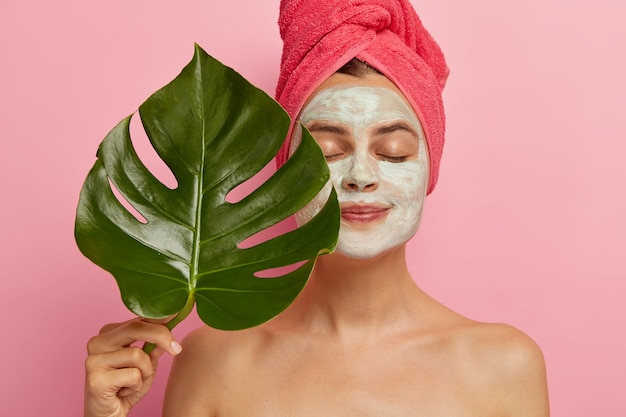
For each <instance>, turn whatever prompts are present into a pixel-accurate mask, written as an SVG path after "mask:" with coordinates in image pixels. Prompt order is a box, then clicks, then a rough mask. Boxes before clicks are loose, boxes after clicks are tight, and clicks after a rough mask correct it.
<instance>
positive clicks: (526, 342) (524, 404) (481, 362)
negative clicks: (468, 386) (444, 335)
mask: <svg viewBox="0 0 626 417" xmlns="http://www.w3.org/2000/svg"><path fill="white" fill-rule="evenodd" d="M458 335H459V337H458V339H457V340H458V343H457V349H458V353H459V359H460V360H461V361H462V364H463V365H462V369H463V372H464V374H465V376H466V377H467V379H468V380H471V383H472V385H474V386H476V387H479V389H480V390H484V391H485V392H487V393H491V394H490V396H489V397H490V400H491V401H492V402H493V404H494V406H495V407H496V408H497V409H499V410H502V413H503V415H507V416H511V417H516V416H519V417H523V416H535V417H537V416H548V415H549V411H548V395H547V383H546V370H545V363H544V357H543V353H542V352H541V349H540V348H539V346H538V345H537V343H535V341H534V340H533V339H531V338H530V337H529V336H528V335H526V334H525V333H524V332H522V331H520V330H519V329H517V328H515V327H513V326H509V325H505V324H490V323H476V322H473V323H472V324H471V325H467V326H463V328H462V329H460V330H458Z"/></svg>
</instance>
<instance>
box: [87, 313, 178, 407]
mask: <svg viewBox="0 0 626 417" xmlns="http://www.w3.org/2000/svg"><path fill="white" fill-rule="evenodd" d="M137 341H146V342H150V343H154V344H156V345H157V348H156V349H155V350H154V351H153V352H152V353H151V354H150V355H148V354H146V353H145V352H143V350H142V349H141V348H140V347H136V346H131V344H133V343H134V342H137ZM180 350H181V347H180V345H179V344H178V343H177V342H175V341H174V339H173V336H172V334H171V333H170V331H169V330H168V329H167V328H166V327H165V326H163V325H162V324H156V323H149V322H146V321H144V320H141V319H133V320H129V321H126V322H124V323H115V324H109V325H106V326H104V327H103V328H102V330H100V333H99V334H98V335H97V336H94V337H92V338H91V339H90V340H89V342H88V344H87V352H88V356H87V359H86V361H85V370H86V374H85V397H84V399H85V403H84V416H85V417H126V416H127V415H128V412H129V411H130V409H131V408H132V407H133V406H134V405H135V404H136V403H137V402H139V400H141V399H142V398H143V397H144V395H145V394H146V393H147V392H148V390H149V389H150V386H151V385H152V382H153V380H154V375H155V370H156V367H157V362H158V359H159V357H160V356H161V355H162V354H163V353H164V352H169V353H171V354H172V355H177V354H178V353H179V352H180Z"/></svg>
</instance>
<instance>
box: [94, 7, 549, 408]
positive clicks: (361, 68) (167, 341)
mask: <svg viewBox="0 0 626 417" xmlns="http://www.w3.org/2000/svg"><path fill="white" fill-rule="evenodd" d="M344 3H346V2H341V1H323V2H314V1H313V2H307V1H299V2H295V3H292V2H289V1H284V2H283V3H282V4H281V20H280V23H281V34H282V36H283V39H284V40H285V49H284V54H283V63H282V67H281V78H280V80H279V88H278V94H277V95H278V98H279V101H281V104H283V105H284V107H285V108H286V109H287V110H288V111H289V112H290V113H291V114H292V115H294V116H297V117H298V118H299V120H300V121H301V122H302V123H303V124H304V125H305V126H306V127H307V128H308V129H309V130H310V131H311V133H312V134H313V136H314V137H315V139H316V140H317V141H318V143H319V144H320V146H321V148H322V150H323V151H324V154H325V155H326V158H327V160H328V164H329V167H330V169H331V180H332V183H333V185H334V187H335V189H336V190H337V193H338V198H339V202H340V205H341V208H342V220H341V230H340V236H339V244H338V247H337V250H336V252H335V253H333V254H332V255H325V256H323V257H320V258H319V259H318V262H317V264H316V266H315V269H314V270H313V273H312V276H311V279H310V281H309V283H308V284H307V286H306V287H305V289H304V291H303V292H302V294H301V295H300V296H299V297H298V298H297V299H296V301H295V302H294V303H293V304H292V305H291V306H290V307H289V308H288V309H287V310H285V312H283V313H282V314H280V315H279V316H278V317H276V318H275V319H274V320H272V321H270V322H268V323H265V324H263V325H261V326H258V327H255V328H252V329H248V330H243V331H238V332H222V331H217V330H214V329H211V328H209V327H206V326H203V327H201V328H199V329H197V330H195V331H194V332H192V333H191V334H190V335H188V336H187V337H186V338H185V340H184V341H183V343H182V345H183V346H184V350H182V352H181V346H180V345H179V344H178V343H177V342H175V341H173V339H172V336H171V334H170V333H169V332H168V331H167V329H165V327H164V326H162V325H159V324H155V323H148V322H146V321H143V320H137V319H135V320H131V321H129V322H126V323H122V324H118V325H109V326H107V327H105V328H104V329H103V331H102V332H101V334H100V335H98V336H96V337H94V338H92V340H91V341H90V342H89V353H90V354H89V357H88V359H87V384H86V395H85V415H86V416H125V415H127V413H128V411H129V410H130V408H131V407H132V405H134V404H135V403H136V402H137V401H139V399H141V398H142V397H143V396H144V395H145V393H146V392H147V390H148V389H149V387H150V384H151V382H152V378H153V376H154V368H156V362H157V360H158V357H159V356H160V355H161V354H162V353H163V352H164V351H168V352H169V353H171V354H174V355H177V357H176V359H175V362H174V365H173V368H172V372H171V375H170V380H169V384H168V390H167V394H166V398H165V406H164V415H165V416H251V415H254V416H272V417H274V416H287V415H297V416H308V415H337V416H339V415H341V416H343V415H361V416H380V415H390V416H418V415H419V416H422V415H441V416H475V415H481V416H518V417H523V416H533V417H537V416H539V417H541V416H548V414H549V411H548V400H547V394H546V381H545V369H544V364H543V359H542V355H541V352H540V350H539V349H538V348H537V346H536V345H535V344H534V342H533V341H532V340H530V339H529V338H528V337H527V336H526V335H524V334H523V333H521V332H520V331H518V330H516V329H514V328H512V327H510V326H506V325H500V324H485V323H478V322H475V321H472V320H469V319H467V318H464V317H462V316H460V315H458V314H456V313H454V312H453V311H451V310H449V309H448V308H446V307H444V306H443V305H441V304H440V303H438V302H437V301H435V300H433V299H432V298H431V297H429V296H428V295H427V294H425V293H424V292H423V291H422V290H421V289H420V288H419V287H418V286H417V285H416V284H415V281H414V280H413V279H412V277H411V276H410V274H409V271H408V268H407V264H406V259H405V245H406V242H407V241H408V240H409V239H410V238H411V237H412V236H413V234H414V233H415V232H416V231H417V229H418V227H419V223H420V220H421V212H422V206H423V202H424V197H425V196H426V194H427V193H428V192H430V191H432V189H433V187H434V184H435V183H436V176H437V170H438V164H439V158H440V155H441V146H442V144H443V123H442V121H443V113H442V108H441V105H440V97H441V88H442V86H443V82H445V77H446V76H447V67H445V62H444V61H443V57H442V56H440V52H439V51H438V47H436V44H434V41H432V39H431V38H430V37H429V35H428V36H427V33H426V32H425V30H424V29H423V28H422V27H421V24H420V23H419V20H417V21H416V19H417V16H415V15H414V12H413V10H412V8H411V7H410V4H409V3H408V2H405V1H382V0H379V1H376V0H372V1H369V2H367V1H365V2H361V3H363V4H360V3H355V2H350V7H349V8H346V7H342V6H344V5H345V4H344ZM296 6H297V7H296ZM361 6H364V7H361ZM318 13H320V14H321V15H320V16H329V15H333V14H332V13H334V16H335V17H336V18H335V19H333V20H332V22H326V21H325V20H320V19H317V20H316V19H314V18H311V17H314V16H315V15H316V14H318ZM329 13H331V14H329ZM337 14H339V17H338V18H337ZM381 16H382V18H381ZM385 16H390V18H389V19H387V17H385ZM342 17H345V19H343V20H342ZM400 17H402V18H403V19H404V20H403V19H400ZM294 21H295V22H299V23H300V24H298V25H294ZM384 21H390V23H388V24H387V25H386V26H385V25H382V24H381V22H384ZM399 21H402V22H403V24H402V25H400V24H399V23H398V22H399ZM320 22H321V23H320ZM337 22H340V23H339V24H338V23H337ZM355 22H356V23H355ZM394 22H395V23H394ZM326 23H328V27H325V24H326ZM307 25H309V26H308V27H307ZM403 25H404V26H403ZM398 26H403V30H404V32H402V30H399V29H398ZM362 27H365V29H361V28H362ZM329 28H330V29H329ZM407 28H408V29H407ZM401 29H402V28H401ZM316 31H317V32H316ZM314 32H315V33H314ZM318 32H319V33H318ZM405 32H406V33H408V32H412V33H411V35H410V36H408V35H407V36H404V35H405V34H406V33H405ZM389 33H392V35H393V36H391V35H389ZM400 35H402V36H400ZM350 36H352V37H353V39H352V40H351V42H347V41H345V40H346V39H348V40H350V39H351V38H350ZM368 36H369V38H368ZM411 37H421V40H420V41H418V42H414V43H413V44H414V45H413V46H414V47H408V45H411V44H412V42H411V39H409V38H411ZM363 39H366V40H368V39H369V41H368V42H365V41H363ZM339 40H341V42H339ZM307 43H310V44H311V46H312V47H311V48H307V47H303V46H306V45H307ZM324 43H327V44H326V45H324ZM399 44H403V45H405V46H407V48H404V49H403V47H402V45H399ZM320 45H321V47H322V49H323V51H324V52H325V54H317V53H316V51H315V48H317V47H320ZM354 45H360V46H359V48H360V49H359V48H356V49H355V48H354ZM417 45H421V46H419V47H418V46H417ZM424 45H426V46H427V47H426V48H425V47H424ZM357 49H358V50H357ZM334 50H337V53H336V54H333V53H328V52H329V51H331V52H332V51H334ZM390 50H393V51H395V52H394V53H393V54H389V51H390ZM346 51H348V52H350V53H353V55H352V56H346ZM416 51H417V52H419V51H421V53H422V55H420V54H418V53H417V52H416ZM424 51H427V52H429V53H426V54H425V53H424ZM411 54H414V55H415V56H413V55H411ZM337 56H339V57H340V58H337ZM398 56H400V57H401V59H399V58H398ZM423 56H426V58H423ZM351 57H356V58H358V59H352V60H350V58H351ZM344 60H348V61H349V62H348V64H347V65H343V64H344V63H343V62H342V61H344ZM363 61H367V62H369V63H371V64H372V66H369V65H366V64H365V63H364V62H363ZM395 61H401V62H395ZM311 62H315V63H317V64H318V65H316V66H315V67H312V65H311ZM337 66H339V68H338V69H337V68H335V67H337ZM372 67H375V68H376V70H374V69H373V68H372ZM424 68H426V70H424ZM377 70H379V71H380V72H379V71H377ZM329 71H330V72H329ZM442 79H443V81H442ZM391 80H394V82H392V81H391ZM297 137H298V132H297V131H295V132H294V138H296V139H297ZM297 142H298V141H297V140H294V141H292V143H286V144H285V146H284V149H283V151H282V153H281V155H279V158H278V159H279V163H281V162H282V161H284V159H285V158H286V156H287V155H288V153H289V152H290V151H293V149H294V148H295V147H296V146H297ZM324 197H325V196H323V195H322V196H320V197H319V198H318V199H319V200H320V201H324V200H325V198H324ZM318 206H319V204H318V201H317V200H314V201H313V202H311V203H310V204H309V206H307V207H306V208H305V209H303V210H302V211H301V212H300V213H298V215H297V219H298V222H306V221H307V219H309V218H310V217H311V216H312V215H313V213H314V212H315V210H316V209H317V207H318ZM137 340H140V341H149V342H153V343H156V344H157V345H158V346H159V348H158V349H157V350H156V351H155V353H153V354H152V355H151V357H148V356H147V355H145V354H144V353H143V352H141V351H140V350H139V349H138V348H133V347H127V346H128V345H129V344H130V343H132V342H134V341H137Z"/></svg>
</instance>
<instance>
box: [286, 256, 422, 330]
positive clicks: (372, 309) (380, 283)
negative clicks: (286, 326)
mask: <svg viewBox="0 0 626 417" xmlns="http://www.w3.org/2000/svg"><path fill="white" fill-rule="evenodd" d="M424 296H425V294H424V293H423V292H422V291H421V290H420V289H419V288H418V287H417V286H416V285H415V283H414V282H413V280H412V279H411V276H410V274H409V271H408V269H407V265H406V259H405V254H404V245H402V246H400V247H398V248H396V249H393V250H391V251H388V252H386V253H384V254H382V255H379V256H377V257H375V258H371V259H364V260H360V259H351V258H347V257H345V256H343V255H341V254H337V253H335V254H332V255H325V256H321V257H320V258H319V259H318V261H317V264H316V266H315V269H314V270H313V274H312V276H311V279H310V280H309V283H308V284H307V286H306V287H305V289H304V291H303V293H302V294H301V295H300V296H299V297H298V299H297V300H296V302H295V303H294V305H293V308H292V309H291V310H292V313H295V317H296V318H297V319H298V322H299V323H301V324H305V325H309V326H311V327H312V328H314V329H315V330H316V331H319V332H328V333H333V334H335V335H346V333H352V334H354V333H355V332H356V333H360V334H361V335H362V336H368V335H371V336H375V335H379V334H380V332H381V331H383V330H384V331H385V332H388V331H393V330H394V328H397V327H398V326H401V325H402V324H403V323H406V321H405V320H403V319H404V318H407V319H408V318H410V317H412V316H413V313H414V312H413V309H414V306H415V300H416V298H421V297H424Z"/></svg>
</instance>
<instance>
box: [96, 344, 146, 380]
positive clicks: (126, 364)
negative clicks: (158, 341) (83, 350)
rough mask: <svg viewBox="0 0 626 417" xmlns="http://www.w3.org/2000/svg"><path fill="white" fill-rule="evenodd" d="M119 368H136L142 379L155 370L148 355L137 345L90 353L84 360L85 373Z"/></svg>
mask: <svg viewBox="0 0 626 417" xmlns="http://www.w3.org/2000/svg"><path fill="white" fill-rule="evenodd" d="M121 368H136V369H138V370H139V371H140V372H141V377H142V378H143V379H147V378H149V377H151V376H153V375H154V370H155V368H154V367H153V364H152V360H151V358H150V356H148V354H146V353H145V352H144V351H142V350H141V349H140V348H138V347H130V348H126V349H122V350H117V351H114V352H108V353H103V354H98V355H90V356H88V357H87V359H86V360H85V369H86V370H87V373H95V372H99V371H111V370H115V369H121Z"/></svg>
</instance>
